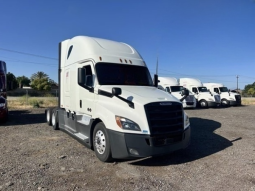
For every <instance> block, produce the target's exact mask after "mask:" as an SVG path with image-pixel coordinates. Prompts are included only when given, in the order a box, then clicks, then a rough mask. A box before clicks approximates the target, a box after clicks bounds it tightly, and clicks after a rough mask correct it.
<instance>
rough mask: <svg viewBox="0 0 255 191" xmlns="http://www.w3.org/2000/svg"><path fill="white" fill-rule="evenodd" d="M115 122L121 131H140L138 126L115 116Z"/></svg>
mask: <svg viewBox="0 0 255 191" xmlns="http://www.w3.org/2000/svg"><path fill="white" fill-rule="evenodd" d="M115 120H116V123H117V125H118V126H119V127H120V128H122V129H125V130H131V131H141V129H140V127H139V125H137V124H136V123H135V122H133V121H131V120H129V119H127V118H124V117H120V116H115Z"/></svg>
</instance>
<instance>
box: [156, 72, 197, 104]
mask: <svg viewBox="0 0 255 191" xmlns="http://www.w3.org/2000/svg"><path fill="white" fill-rule="evenodd" d="M158 81H159V82H158V87H159V89H162V90H164V91H166V92H168V93H170V94H172V95H173V96H175V97H176V98H177V99H179V100H181V99H182V98H183V97H184V95H183V94H182V90H183V89H184V88H183V86H180V85H179V82H178V80H177V79H176V78H174V77H159V78H158ZM196 104H197V103H196V99H195V97H194V95H193V94H192V93H191V92H190V91H189V95H188V96H187V97H186V98H185V99H183V101H182V105H183V108H195V107H196Z"/></svg>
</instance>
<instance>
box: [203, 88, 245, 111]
mask: <svg viewBox="0 0 255 191" xmlns="http://www.w3.org/2000/svg"><path fill="white" fill-rule="evenodd" d="M203 85H204V86H205V87H207V89H208V90H209V91H210V92H213V93H216V94H218V95H220V99H221V105H222V106H225V107H228V106H237V105H241V104H242V99H241V95H240V94H238V93H233V92H230V91H229V89H228V88H227V87H225V86H224V85H223V84H221V83H203Z"/></svg>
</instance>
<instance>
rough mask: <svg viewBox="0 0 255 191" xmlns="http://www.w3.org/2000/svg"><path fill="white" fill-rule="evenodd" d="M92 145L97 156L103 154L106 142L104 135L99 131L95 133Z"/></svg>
mask: <svg viewBox="0 0 255 191" xmlns="http://www.w3.org/2000/svg"><path fill="white" fill-rule="evenodd" d="M94 144H95V147H96V150H97V152H98V153H99V154H103V153H104V152H105V147H106V141H105V135H104V133H103V132H102V131H100V130H99V131H97V132H96V135H95V141H94Z"/></svg>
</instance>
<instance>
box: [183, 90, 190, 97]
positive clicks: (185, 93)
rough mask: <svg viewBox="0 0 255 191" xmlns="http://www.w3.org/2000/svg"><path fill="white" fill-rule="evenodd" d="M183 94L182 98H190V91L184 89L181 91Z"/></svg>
mask: <svg viewBox="0 0 255 191" xmlns="http://www.w3.org/2000/svg"><path fill="white" fill-rule="evenodd" d="M181 94H182V96H188V95H189V90H187V89H183V90H182V91H181Z"/></svg>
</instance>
